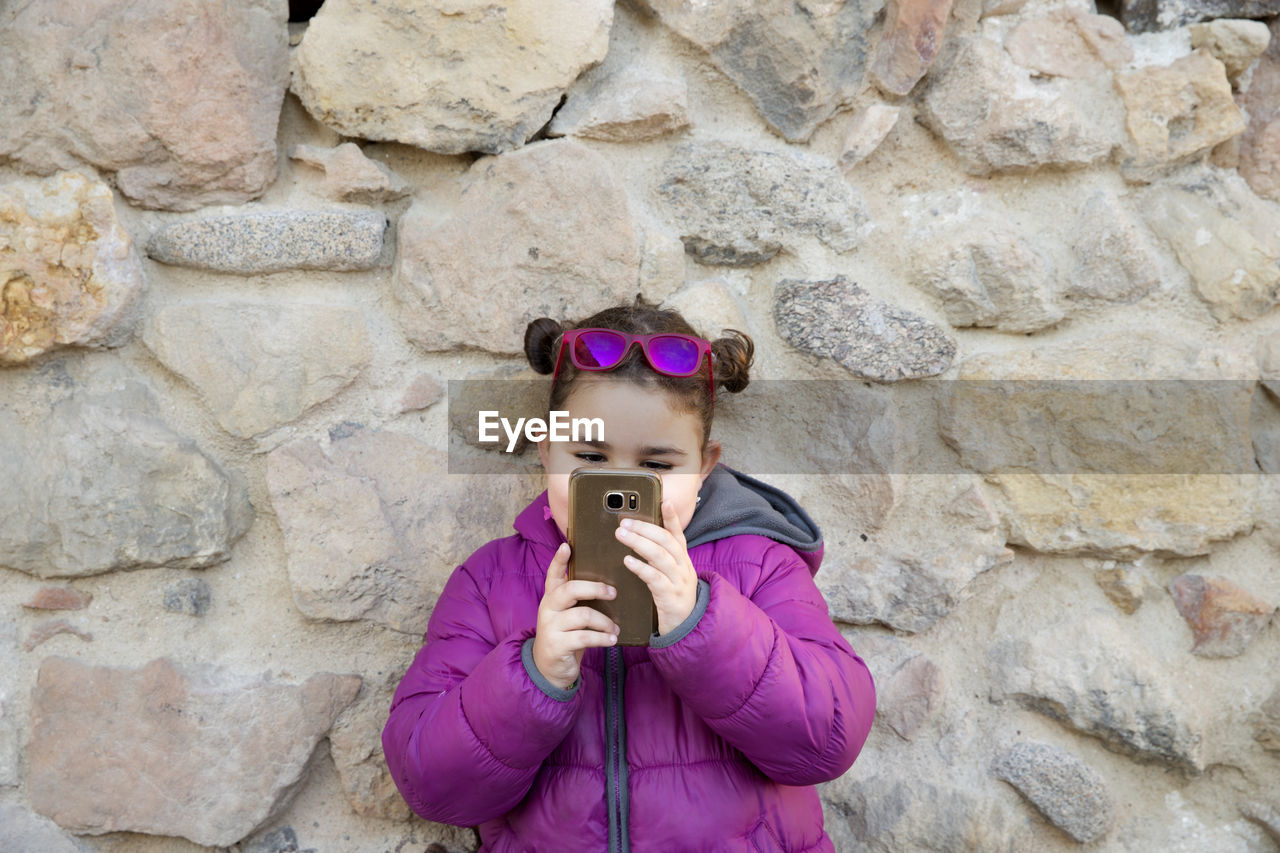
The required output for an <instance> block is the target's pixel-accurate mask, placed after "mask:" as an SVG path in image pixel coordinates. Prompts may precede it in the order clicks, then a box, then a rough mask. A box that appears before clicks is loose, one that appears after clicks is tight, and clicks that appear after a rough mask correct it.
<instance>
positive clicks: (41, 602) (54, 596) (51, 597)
mask: <svg viewBox="0 0 1280 853" xmlns="http://www.w3.org/2000/svg"><path fill="white" fill-rule="evenodd" d="M90 601H93V595H92V594H90V593H87V592H81V591H80V590H78V589H74V588H72V587H69V586H42V587H40V589H39V590H37V591H36V594H35V595H33V596H32V597H31V600H30V601H26V602H23V605H22V606H23V607H29V608H31V609H32V610H84V609H85V608H86V607H88V606H89V602H90Z"/></svg>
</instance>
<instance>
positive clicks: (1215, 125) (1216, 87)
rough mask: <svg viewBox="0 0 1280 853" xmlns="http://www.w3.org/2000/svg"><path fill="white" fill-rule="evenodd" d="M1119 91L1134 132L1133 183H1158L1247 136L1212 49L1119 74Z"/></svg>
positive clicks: (1127, 152)
mask: <svg viewBox="0 0 1280 853" xmlns="http://www.w3.org/2000/svg"><path fill="white" fill-rule="evenodd" d="M1115 87H1116V91H1118V92H1119V93H1120V96H1121V97H1122V98H1123V99H1124V104H1125V110H1126V113H1125V114H1126V119H1125V126H1126V127H1127V129H1128V131H1129V138H1128V141H1127V142H1126V144H1125V148H1124V153H1123V155H1122V158H1121V160H1120V168H1121V170H1122V171H1123V172H1124V175H1125V177H1126V178H1128V179H1130V180H1134V181H1149V180H1152V179H1153V178H1155V177H1158V176H1159V175H1160V174H1161V173H1162V172H1163V171H1165V170H1166V169H1168V167H1170V166H1173V165H1177V164H1180V163H1185V162H1187V161H1190V160H1193V159H1195V158H1197V157H1199V156H1201V155H1202V154H1206V153H1208V152H1209V150H1210V149H1211V148H1213V147H1214V146H1215V145H1218V144H1219V143H1222V142H1226V141H1227V140H1228V139H1231V138H1232V137H1234V136H1239V135H1240V134H1241V133H1243V132H1244V128H1245V124H1244V116H1243V115H1242V114H1241V112H1240V108H1239V107H1237V106H1236V102H1235V100H1234V99H1233V98H1232V95H1231V84H1230V83H1229V82H1228V81H1227V70H1226V68H1225V67H1224V66H1223V64H1222V63H1221V62H1220V61H1218V60H1217V59H1215V58H1214V57H1213V55H1212V54H1210V53H1209V51H1207V50H1204V49H1200V50H1196V51H1194V52H1193V53H1192V54H1191V55H1190V56H1184V57H1182V58H1180V59H1175V60H1174V61H1173V62H1172V63H1170V64H1169V65H1165V66H1149V67H1146V68H1139V69H1137V70H1136V71H1127V72H1124V73H1121V74H1117V75H1116V76H1115Z"/></svg>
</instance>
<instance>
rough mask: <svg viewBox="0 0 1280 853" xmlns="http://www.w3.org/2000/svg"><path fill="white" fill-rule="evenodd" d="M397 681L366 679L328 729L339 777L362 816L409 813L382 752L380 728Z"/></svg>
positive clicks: (402, 817) (403, 815)
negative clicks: (357, 695)
mask: <svg viewBox="0 0 1280 853" xmlns="http://www.w3.org/2000/svg"><path fill="white" fill-rule="evenodd" d="M396 675H397V676H399V675H400V673H396ZM398 683H399V678H398V677H397V678H395V679H392V678H386V679H385V680H382V681H381V682H379V683H377V684H374V683H369V682H366V684H365V690H364V694H363V696H362V698H361V699H360V701H359V702H357V703H355V704H353V705H352V706H351V707H350V708H348V709H347V710H345V711H343V712H342V716H340V717H338V720H337V722H335V723H334V724H333V730H332V731H330V732H329V754H330V755H331V756H333V766H334V767H335V768H336V769H337V771H338V779H339V781H340V782H341V784H342V789H343V791H344V792H345V793H346V795H347V801H348V802H349V803H351V808H352V809H354V810H355V813H356V814H358V815H361V816H362V817H376V818H382V819H384V820H408V819H409V818H410V815H411V813H410V811H409V806H408V805H407V804H406V803H405V801H404V797H402V796H401V795H400V791H399V789H398V788H396V783H395V781H394V780H393V779H392V778H391V771H390V770H388V769H387V759H386V756H385V755H384V754H383V752H382V729H383V727H384V726H386V724H387V709H388V708H390V707H391V697H392V694H393V693H394V692H395V689H396V685H397V684H398Z"/></svg>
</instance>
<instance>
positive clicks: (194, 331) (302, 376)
mask: <svg viewBox="0 0 1280 853" xmlns="http://www.w3.org/2000/svg"><path fill="white" fill-rule="evenodd" d="M143 341H145V343H146V345H147V347H148V348H149V349H150V350H151V351H152V352H153V353H155V355H156V358H158V359H159V360H160V362H161V363H162V364H164V366H165V367H167V368H169V369H170V370H172V371H173V372H174V373H176V374H178V375H179V376H181V377H182V378H183V379H185V380H187V381H188V382H190V383H191V384H192V385H193V386H195V388H196V389H197V390H198V391H199V392H200V396H201V397H202V398H203V399H204V401H205V403H206V405H208V406H209V408H210V409H211V410H212V411H213V414H214V417H216V418H217V419H218V423H220V424H221V425H222V427H223V429H225V430H226V431H227V432H229V433H231V434H232V435H235V436H239V437H241V438H252V437H253V436H256V435H262V434H265V433H267V432H269V431H271V430H272V429H275V428H276V427H278V426H280V425H282V424H285V423H288V422H289V421H292V420H294V419H296V418H297V417H299V416H300V415H302V414H303V413H304V412H306V411H307V410H308V409H310V408H311V407H313V406H315V405H318V404H319V403H322V402H324V401H325V400H328V399H329V398H331V397H333V396H334V395H335V394H337V393H338V392H339V391H341V390H342V389H343V388H345V387H347V386H348V385H350V384H351V382H352V381H354V380H355V378H356V377H357V376H359V375H360V373H361V371H363V370H364V368H365V367H366V366H367V365H368V363H369V360H370V358H371V357H372V349H371V344H370V341H369V335H368V332H367V331H366V330H365V322H364V314H363V313H362V312H361V310H360V309H359V308H352V307H347V306H342V305H322V304H306V303H301V304H300V303H279V302H274V303H258V302H245V301H241V300H228V301H181V302H172V303H169V304H167V305H162V306H160V307H159V308H157V309H156V310H155V311H154V312H152V314H151V316H150V317H148V318H147V322H146V324H145V327H144V331H143Z"/></svg>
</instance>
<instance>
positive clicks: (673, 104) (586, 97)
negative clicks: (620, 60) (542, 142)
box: [547, 66, 689, 142]
mask: <svg viewBox="0 0 1280 853" xmlns="http://www.w3.org/2000/svg"><path fill="white" fill-rule="evenodd" d="M595 70H596V69H592V70H591V71H588V72H587V73H586V74H584V75H582V77H580V78H579V80H578V83H575V84H574V86H573V88H571V89H570V90H569V94H568V96H567V98H566V100H565V102H564V106H562V107H561V108H560V109H559V110H557V111H556V115H555V118H553V119H552V120H551V124H550V125H549V126H548V127H547V135H548V136H577V137H581V138H584V139H600V140H603V141H605V142H641V141H644V140H646V139H654V138H656V137H659V136H665V135H666V134H668V133H672V132H674V131H677V130H680V129H681V128H684V127H688V126H689V87H688V86H687V85H686V84H685V82H684V80H682V79H678V78H676V77H669V76H665V75H663V74H661V73H659V72H658V71H656V70H655V69H652V68H647V67H644V66H639V67H635V66H632V67H626V68H621V69H617V70H614V71H613V73H609V74H601V75H597V74H595V73H594V72H595Z"/></svg>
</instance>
